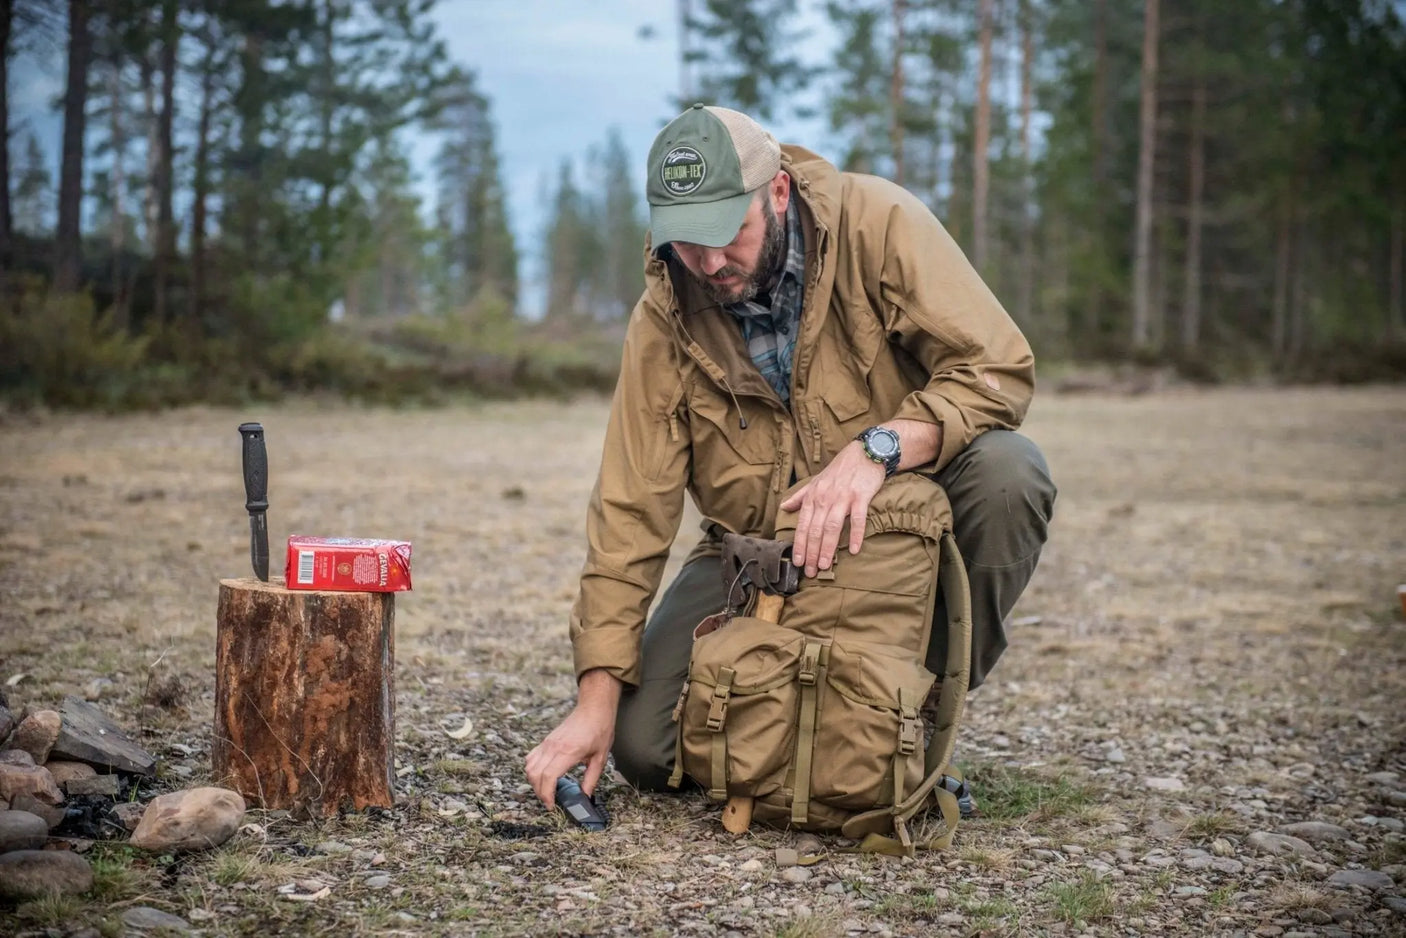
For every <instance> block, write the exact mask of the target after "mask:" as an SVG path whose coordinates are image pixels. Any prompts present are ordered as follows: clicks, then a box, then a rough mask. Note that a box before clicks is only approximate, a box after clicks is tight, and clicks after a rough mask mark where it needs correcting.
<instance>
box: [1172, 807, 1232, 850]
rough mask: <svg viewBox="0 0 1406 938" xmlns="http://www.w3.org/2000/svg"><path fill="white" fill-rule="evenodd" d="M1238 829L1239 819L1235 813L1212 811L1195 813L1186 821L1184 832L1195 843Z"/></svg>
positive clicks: (1205, 841)
mask: <svg viewBox="0 0 1406 938" xmlns="http://www.w3.org/2000/svg"><path fill="white" fill-rule="evenodd" d="M1240 830H1241V825H1240V821H1239V819H1238V818H1237V817H1236V816H1235V815H1232V814H1227V813H1226V812H1224V811H1214V812H1209V813H1207V814H1198V815H1196V816H1195V817H1194V818H1192V819H1191V820H1190V821H1188V822H1187V824H1186V828H1185V831H1184V833H1185V835H1186V836H1187V837H1188V838H1189V839H1191V840H1193V841H1196V842H1197V843H1207V842H1209V841H1212V840H1215V839H1216V838H1217V837H1220V836H1222V835H1223V834H1235V833H1239V831H1240Z"/></svg>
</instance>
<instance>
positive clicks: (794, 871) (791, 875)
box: [781, 866, 813, 883]
mask: <svg viewBox="0 0 1406 938" xmlns="http://www.w3.org/2000/svg"><path fill="white" fill-rule="evenodd" d="M812 875H813V874H812V873H811V871H810V870H808V869H806V868H805V867H804V866H788V867H786V869H784V870H782V871H781V878H782V879H784V880H785V881H786V882H788V883H804V882H806V881H807V880H809V879H810V878H811V876H812Z"/></svg>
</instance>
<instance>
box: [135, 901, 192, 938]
mask: <svg viewBox="0 0 1406 938" xmlns="http://www.w3.org/2000/svg"><path fill="white" fill-rule="evenodd" d="M122 924H123V925H126V926H127V927H128V928H131V929H135V930H136V931H155V932H160V931H168V932H179V933H182V934H184V933H185V932H188V931H190V923H189V922H187V921H186V920H185V919H183V918H181V917H180V916H178V915H172V914H171V913H169V912H162V911H161V910H160V909H153V908H152V907H151V906H146V905H137V906H133V907H132V908H130V909H128V910H127V911H125V912H123V913H122Z"/></svg>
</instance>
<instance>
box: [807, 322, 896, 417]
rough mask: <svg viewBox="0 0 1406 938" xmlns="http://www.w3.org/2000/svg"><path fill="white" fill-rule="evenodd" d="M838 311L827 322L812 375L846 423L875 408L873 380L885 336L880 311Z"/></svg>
mask: <svg viewBox="0 0 1406 938" xmlns="http://www.w3.org/2000/svg"><path fill="white" fill-rule="evenodd" d="M835 312H836V313H837V314H832V316H831V317H830V321H829V322H828V323H827V328H828V329H830V330H832V331H831V332H830V333H829V334H828V335H827V336H825V338H824V340H823V341H822V342H821V344H820V346H819V347H818V348H817V349H816V355H815V362H814V364H813V365H812V366H811V374H812V376H813V377H812V381H813V382H814V387H815V388H816V389H818V390H819V391H820V397H821V399H822V400H824V402H825V406H826V408H827V409H828V410H829V411H830V413H832V414H833V415H834V417H835V420H836V422H837V423H839V424H840V425H841V426H843V425H844V424H845V423H846V422H847V421H850V420H856V419H857V418H860V417H863V416H865V415H866V414H868V413H869V411H870V410H871V409H872V405H873V397H874V395H873V390H872V388H871V387H870V380H871V376H872V373H873V370H874V362H875V361H876V360H877V359H878V357H879V354H880V349H881V348H882V346H883V344H884V342H885V341H886V338H885V336H884V331H883V329H881V328H880V327H879V322H878V316H877V314H875V312H874V311H873V310H872V309H870V308H869V307H868V306H864V305H859V306H848V307H846V308H845V309H844V310H843V311H835ZM861 429H862V428H861Z"/></svg>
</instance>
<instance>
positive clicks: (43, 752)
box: [10, 710, 63, 765]
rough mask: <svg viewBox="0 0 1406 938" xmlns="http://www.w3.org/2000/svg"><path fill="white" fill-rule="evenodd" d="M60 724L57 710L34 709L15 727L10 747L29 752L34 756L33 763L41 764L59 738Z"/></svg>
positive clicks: (61, 723)
mask: <svg viewBox="0 0 1406 938" xmlns="http://www.w3.org/2000/svg"><path fill="white" fill-rule="evenodd" d="M62 725H63V722H62V720H61V718H60V717H59V714H58V711H57V710H36V711H34V712H33V713H31V714H30V715H29V716H27V717H25V718H24V719H23V720H21V721H20V725H19V726H17V727H16V728H15V736H14V738H13V739H12V740H10V748H11V749H19V750H22V751H23V752H27V753H29V754H30V755H31V756H33V757H34V764H35V765H43V764H44V761H45V760H46V759H48V758H49V751H50V750H51V749H53V748H54V743H55V742H56V741H57V740H58V738H59V728H60V727H61V726H62Z"/></svg>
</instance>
